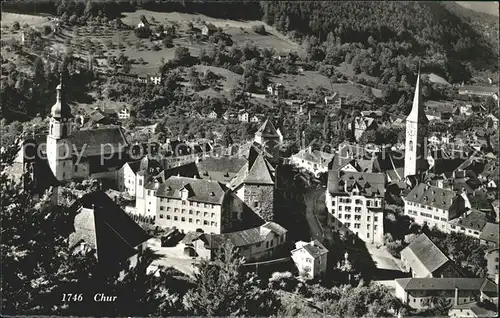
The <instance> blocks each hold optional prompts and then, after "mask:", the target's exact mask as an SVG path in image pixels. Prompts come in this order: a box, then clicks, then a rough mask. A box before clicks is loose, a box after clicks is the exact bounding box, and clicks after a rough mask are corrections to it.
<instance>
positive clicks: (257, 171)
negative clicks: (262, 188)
mask: <svg viewBox="0 0 500 318" xmlns="http://www.w3.org/2000/svg"><path fill="white" fill-rule="evenodd" d="M243 183H245V184H258V185H274V168H273V167H272V166H271V164H270V163H269V162H268V161H267V160H266V159H265V158H264V156H263V155H262V153H256V152H255V151H252V149H251V150H250V155H249V158H248V162H247V163H246V164H245V165H244V166H243V167H242V168H241V169H240V171H239V172H238V174H237V175H236V176H235V177H234V179H233V180H231V182H230V183H229V187H230V188H231V189H236V188H238V187H239V186H240V185H241V184H243Z"/></svg>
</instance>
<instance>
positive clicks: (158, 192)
mask: <svg viewBox="0 0 500 318" xmlns="http://www.w3.org/2000/svg"><path fill="white" fill-rule="evenodd" d="M145 192H146V198H145V202H144V203H145V210H146V214H145V215H146V216H150V217H153V218H154V219H155V224H156V225H158V226H161V227H168V228H173V227H175V228H177V229H179V230H180V231H183V232H192V231H197V230H202V231H203V232H204V233H215V234H220V233H224V232H227V231H228V230H229V229H230V228H231V227H232V224H233V218H234V219H239V218H240V215H239V214H238V213H235V214H233V213H232V212H234V209H233V205H232V204H233V199H234V196H233V195H232V193H230V190H229V189H228V188H227V187H225V186H224V185H223V184H221V183H219V182H217V181H211V180H205V179H197V178H187V177H178V176H172V177H170V178H168V179H167V180H165V182H163V183H160V182H159V181H158V180H156V181H153V182H151V183H149V184H148V185H147V186H146V188H145Z"/></svg>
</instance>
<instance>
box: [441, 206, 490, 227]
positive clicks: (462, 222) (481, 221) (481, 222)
mask: <svg viewBox="0 0 500 318" xmlns="http://www.w3.org/2000/svg"><path fill="white" fill-rule="evenodd" d="M487 220H488V218H487V216H486V214H485V213H483V212H481V211H477V210H472V211H470V212H467V214H466V215H463V216H462V217H459V218H456V219H453V220H451V221H450V224H451V225H456V226H460V227H464V228H466V229H471V230H474V231H478V232H481V231H482V230H483V228H484V226H485V225H486V223H487Z"/></svg>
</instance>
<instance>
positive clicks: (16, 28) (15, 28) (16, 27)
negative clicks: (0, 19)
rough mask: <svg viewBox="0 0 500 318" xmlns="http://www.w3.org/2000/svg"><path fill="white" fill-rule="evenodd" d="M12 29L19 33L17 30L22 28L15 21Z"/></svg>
mask: <svg viewBox="0 0 500 318" xmlns="http://www.w3.org/2000/svg"><path fill="white" fill-rule="evenodd" d="M12 28H13V29H14V30H16V31H17V30H19V29H20V28H21V25H20V24H19V22H17V21H15V22H14V23H13V24H12Z"/></svg>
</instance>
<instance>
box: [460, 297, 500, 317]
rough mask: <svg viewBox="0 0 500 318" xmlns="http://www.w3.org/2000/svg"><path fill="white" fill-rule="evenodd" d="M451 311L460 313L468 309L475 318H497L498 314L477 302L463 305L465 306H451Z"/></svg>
mask: <svg viewBox="0 0 500 318" xmlns="http://www.w3.org/2000/svg"><path fill="white" fill-rule="evenodd" d="M451 309H459V310H460V311H462V310H464V309H465V310H467V309H469V310H470V311H472V312H473V313H474V314H475V317H497V316H498V313H496V312H494V311H493V310H489V309H486V308H484V307H482V306H480V304H479V303H478V302H476V301H475V302H472V303H465V304H460V305H453V307H452V308H451Z"/></svg>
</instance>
